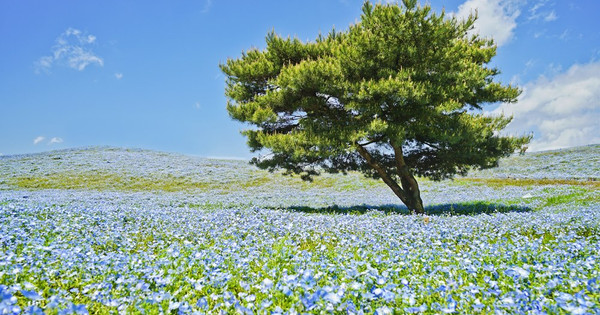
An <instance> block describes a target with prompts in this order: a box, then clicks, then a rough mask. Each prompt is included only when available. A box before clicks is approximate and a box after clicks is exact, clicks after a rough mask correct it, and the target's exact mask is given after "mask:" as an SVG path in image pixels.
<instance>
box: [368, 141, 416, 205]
mask: <svg viewBox="0 0 600 315" xmlns="http://www.w3.org/2000/svg"><path fill="white" fill-rule="evenodd" d="M356 149H357V151H358V153H359V154H360V155H361V156H362V157H363V158H364V159H365V160H366V161H367V164H369V166H371V167H372V168H373V169H374V170H375V171H377V174H379V176H380V177H381V179H383V182H384V183H386V185H388V186H389V187H390V188H391V189H392V191H393V192H394V194H396V196H398V198H400V200H402V202H404V203H405V204H409V203H410V201H409V198H408V196H407V195H406V193H405V192H404V190H402V188H401V187H400V186H399V185H398V183H396V181H394V180H393V179H392V177H391V176H390V175H389V174H388V173H387V172H386V171H385V170H384V169H383V167H381V165H379V163H378V162H377V161H375V160H374V159H373V157H372V156H371V154H370V153H369V151H367V149H365V148H364V147H363V146H362V145H360V144H359V143H356Z"/></svg>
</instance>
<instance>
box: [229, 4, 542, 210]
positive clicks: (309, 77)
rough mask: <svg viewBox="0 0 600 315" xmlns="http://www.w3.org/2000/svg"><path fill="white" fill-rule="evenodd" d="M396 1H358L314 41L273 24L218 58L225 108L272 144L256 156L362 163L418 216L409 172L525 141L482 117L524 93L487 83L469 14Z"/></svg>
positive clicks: (482, 48) (492, 159) (267, 164)
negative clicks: (259, 42)
mask: <svg viewBox="0 0 600 315" xmlns="http://www.w3.org/2000/svg"><path fill="white" fill-rule="evenodd" d="M403 4H404V5H403V6H399V5H396V4H376V5H372V4H371V3H370V2H365V3H364V5H363V8H362V15H361V19H360V21H359V22H357V23H356V24H354V25H351V26H350V27H349V29H348V30H347V31H344V32H338V31H336V30H335V29H334V30H332V31H331V32H330V33H329V34H327V35H326V36H322V35H319V36H318V38H317V39H316V40H315V41H314V42H307V43H304V42H302V41H300V40H298V39H296V38H289V37H288V38H282V37H280V36H278V35H276V34H275V33H274V32H271V33H269V34H268V35H267V37H266V44H267V46H266V49H264V50H262V51H259V50H257V49H251V50H249V51H247V52H242V56H241V57H240V58H238V59H228V60H227V62H226V63H225V64H221V65H220V67H221V70H222V71H223V72H224V73H225V74H226V76H227V87H226V96H227V97H228V103H227V110H228V112H229V114H230V116H231V117H232V118H233V119H236V120H239V121H241V122H246V123H249V124H251V125H253V126H254V127H253V128H251V129H248V130H245V131H243V132H242V133H243V134H244V135H245V136H246V137H247V138H248V145H249V147H250V149H251V150H252V151H253V152H256V151H259V150H263V149H267V150H268V151H269V152H270V154H269V155H267V156H263V157H260V158H253V159H252V163H253V164H255V165H257V166H258V167H260V168H263V169H268V170H271V171H273V170H276V169H284V170H285V173H286V174H298V175H300V176H301V177H302V178H303V179H305V180H311V178H312V176H315V175H319V174H320V172H322V171H325V172H331V173H337V172H343V173H346V172H348V171H360V172H363V173H364V174H365V175H366V176H368V177H372V178H381V179H382V180H383V181H384V182H385V183H386V184H387V185H388V186H389V187H390V188H391V189H392V191H393V192H394V193H395V194H396V195H397V196H398V198H400V200H401V201H402V202H403V203H404V204H405V205H406V206H407V207H408V208H409V209H410V210H411V211H413V212H416V213H423V212H424V208H423V202H422V200H421V197H420V191H419V185H418V183H417V180H416V179H415V176H421V177H427V178H431V179H433V180H442V179H446V178H452V177H453V176H455V175H457V174H460V175H464V174H466V173H467V171H468V170H469V169H471V168H479V169H483V168H490V167H494V166H497V164H498V160H499V159H500V158H501V157H505V156H508V155H510V154H511V153H513V152H515V150H519V149H521V148H523V147H524V146H525V145H526V144H527V143H528V142H529V141H530V139H531V137H529V136H524V137H514V136H501V135H500V131H501V130H502V129H504V128H505V127H506V125H507V124H508V123H509V122H510V121H511V119H512V118H511V117H504V116H489V115H484V114H483V113H482V106H483V105H485V104H489V103H495V102H516V100H517V97H518V95H519V93H520V91H519V89H518V88H516V87H513V86H510V85H502V84H501V83H498V82H495V81H494V80H493V79H494V77H495V76H496V75H498V74H499V70H498V69H496V68H493V67H490V66H489V62H490V60H491V58H492V57H493V56H494V55H495V54H496V46H495V44H494V42H493V40H491V39H486V38H482V37H480V36H478V35H471V34H470V33H469V30H471V29H472V28H473V23H474V22H475V20H476V16H471V17H469V18H468V19H466V20H458V19H456V18H454V17H448V16H445V14H444V12H442V13H441V14H436V13H434V12H432V11H431V7H429V6H419V5H417V4H416V0H404V1H403Z"/></svg>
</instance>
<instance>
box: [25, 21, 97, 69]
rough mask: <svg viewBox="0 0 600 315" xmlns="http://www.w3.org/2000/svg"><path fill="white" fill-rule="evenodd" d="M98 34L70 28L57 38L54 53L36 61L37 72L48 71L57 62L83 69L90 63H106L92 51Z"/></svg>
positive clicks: (53, 48) (53, 47)
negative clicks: (89, 33)
mask: <svg viewBox="0 0 600 315" xmlns="http://www.w3.org/2000/svg"><path fill="white" fill-rule="evenodd" d="M95 42H96V36H94V35H88V34H84V33H83V32H82V31H80V30H78V29H74V28H68V29H67V30H66V31H65V32H63V33H62V34H60V36H59V37H58V38H57V39H56V44H55V45H54V46H52V55H51V56H43V57H41V58H40V59H38V61H36V62H35V68H36V72H37V73H39V72H42V71H43V72H48V71H50V68H52V66H54V65H55V64H58V65H65V66H67V67H69V68H72V69H75V70H78V71H83V70H85V68H86V67H87V66H88V65H90V64H97V65H99V66H103V65H104V60H103V59H102V58H101V57H99V56H97V55H96V54H95V53H94V52H93V51H92V49H91V48H92V44H94V43H95Z"/></svg>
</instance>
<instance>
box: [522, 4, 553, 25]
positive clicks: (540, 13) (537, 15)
mask: <svg viewBox="0 0 600 315" xmlns="http://www.w3.org/2000/svg"><path fill="white" fill-rule="evenodd" d="M547 4H548V0H539V1H537V2H536V3H535V4H534V5H533V6H532V7H531V8H529V16H528V17H527V19H528V20H534V21H535V20H544V22H552V21H555V20H556V19H558V16H557V15H556V12H555V11H554V10H548V9H547V8H546V5H547ZM553 5H554V3H552V4H550V6H553Z"/></svg>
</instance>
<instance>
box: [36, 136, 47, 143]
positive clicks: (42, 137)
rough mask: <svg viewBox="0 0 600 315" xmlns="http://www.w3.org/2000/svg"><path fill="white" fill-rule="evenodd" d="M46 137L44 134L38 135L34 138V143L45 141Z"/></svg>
mask: <svg viewBox="0 0 600 315" xmlns="http://www.w3.org/2000/svg"><path fill="white" fill-rule="evenodd" d="M44 139H46V137H44V136H39V137H36V138H35V139H33V145H36V144H38V143H40V142H42V141H44Z"/></svg>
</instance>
